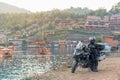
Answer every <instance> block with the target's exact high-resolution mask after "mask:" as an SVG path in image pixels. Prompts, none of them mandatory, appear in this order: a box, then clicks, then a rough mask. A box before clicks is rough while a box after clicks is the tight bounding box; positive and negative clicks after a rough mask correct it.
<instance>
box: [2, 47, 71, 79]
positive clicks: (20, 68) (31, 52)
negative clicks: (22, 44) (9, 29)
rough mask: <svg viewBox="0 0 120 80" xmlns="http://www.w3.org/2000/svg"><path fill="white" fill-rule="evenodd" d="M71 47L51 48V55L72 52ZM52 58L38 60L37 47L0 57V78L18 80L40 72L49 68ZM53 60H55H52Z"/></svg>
mask: <svg viewBox="0 0 120 80" xmlns="http://www.w3.org/2000/svg"><path fill="white" fill-rule="evenodd" d="M72 51H73V48H72V47H69V48H51V55H56V54H57V55H58V54H59V55H63V54H64V55H66V54H72ZM58 58H59V57H58ZM52 60H53V59H51V60H49V61H46V60H42V61H40V56H39V53H38V50H37V49H28V50H27V51H24V52H23V51H22V52H19V51H17V52H16V53H14V55H13V56H12V57H9V58H7V59H4V58H2V57H1V58H0V80H20V79H22V78H24V77H28V76H33V75H35V74H41V73H44V72H47V71H50V70H51V67H52V65H53V62H52ZM53 61H55V60H53Z"/></svg>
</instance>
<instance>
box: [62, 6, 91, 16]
mask: <svg viewBox="0 0 120 80" xmlns="http://www.w3.org/2000/svg"><path fill="white" fill-rule="evenodd" d="M64 11H68V12H70V13H75V14H80V15H83V14H88V13H90V12H91V11H92V10H90V9H88V8H80V7H77V8H74V7H71V8H69V9H65V10H64Z"/></svg>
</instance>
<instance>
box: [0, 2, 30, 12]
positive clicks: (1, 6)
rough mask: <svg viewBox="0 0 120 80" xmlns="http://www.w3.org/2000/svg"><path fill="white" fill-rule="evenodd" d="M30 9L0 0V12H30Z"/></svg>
mask: <svg viewBox="0 0 120 80" xmlns="http://www.w3.org/2000/svg"><path fill="white" fill-rule="evenodd" d="M29 12H30V11H28V10H25V9H22V8H18V7H16V6H13V5H9V4H6V3H3V2H0V13H29Z"/></svg>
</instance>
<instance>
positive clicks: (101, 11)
mask: <svg viewBox="0 0 120 80" xmlns="http://www.w3.org/2000/svg"><path fill="white" fill-rule="evenodd" d="M89 14H90V15H95V16H100V17H104V16H105V15H107V10H106V9H104V8H99V9H97V10H95V11H92V12H91V13H89Z"/></svg>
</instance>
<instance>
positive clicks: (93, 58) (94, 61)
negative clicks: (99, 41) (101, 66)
mask: <svg viewBox="0 0 120 80" xmlns="http://www.w3.org/2000/svg"><path fill="white" fill-rule="evenodd" d="M89 40H90V43H89V44H88V48H89V49H90V60H91V65H90V69H91V70H92V71H93V72H98V60H97V57H98V52H97V49H96V43H95V37H90V38H89Z"/></svg>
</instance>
